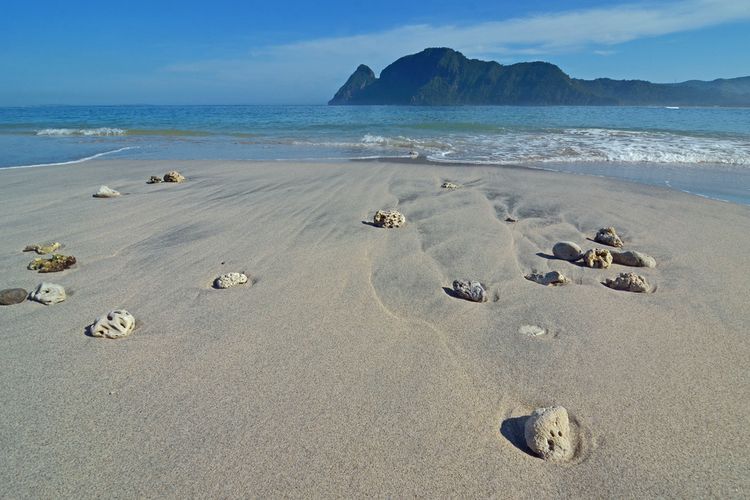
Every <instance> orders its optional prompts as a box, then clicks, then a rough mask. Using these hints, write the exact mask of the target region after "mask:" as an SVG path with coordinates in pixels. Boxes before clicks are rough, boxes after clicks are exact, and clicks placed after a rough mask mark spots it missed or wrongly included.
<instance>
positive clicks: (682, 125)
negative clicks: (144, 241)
mask: <svg viewBox="0 0 750 500" xmlns="http://www.w3.org/2000/svg"><path fill="white" fill-rule="evenodd" d="M410 152H417V153H419V155H420V156H421V157H423V158H426V159H428V160H432V161H436V162H456V163H469V164H496V165H519V166H527V167H531V168H545V169H552V170H559V171H565V172H572V173H578V174H590V175H603V176H608V177H615V178H622V179H628V180H633V181H636V182H642V183H647V184H654V185H661V186H667V187H671V188H674V189H680V190H683V191H688V192H692V193H695V194H698V195H703V196H708V197H712V198H717V199H722V200H727V201H732V202H738V203H744V204H750V109H747V108H679V109H678V108H665V107H576V106H554V107H516V106H486V107H484V106H457V107H411V106H351V107H350V106H37V107H13V108H9V107H6V108H0V168H7V167H26V166H37V165H46V164H65V163H71V162H79V161H86V160H87V159H90V158H93V157H96V158H103V159H106V158H120V159H121V158H133V159H173V160H185V159H206V160H212V159H214V160H215V159H233V160H300V161H303V160H345V159H352V158H376V157H385V158H387V157H407V156H408V155H409V153H410ZM404 168H408V166H406V165H405V167H404ZM0 182H2V178H1V177H0Z"/></svg>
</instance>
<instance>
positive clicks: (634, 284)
mask: <svg viewBox="0 0 750 500" xmlns="http://www.w3.org/2000/svg"><path fill="white" fill-rule="evenodd" d="M604 284H605V285H606V286H608V287H610V288H612V289H614V290H624V291H626V292H636V293H648V292H650V291H651V285H649V284H648V282H647V281H646V278H644V277H643V276H640V275H638V274H635V273H620V274H619V275H617V278H615V279H606V280H604Z"/></svg>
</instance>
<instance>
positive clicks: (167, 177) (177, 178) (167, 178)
mask: <svg viewBox="0 0 750 500" xmlns="http://www.w3.org/2000/svg"><path fill="white" fill-rule="evenodd" d="M184 180H185V176H184V175H182V174H181V173H179V172H178V171H177V170H170V171H169V172H167V173H166V174H164V182H183V181H184Z"/></svg>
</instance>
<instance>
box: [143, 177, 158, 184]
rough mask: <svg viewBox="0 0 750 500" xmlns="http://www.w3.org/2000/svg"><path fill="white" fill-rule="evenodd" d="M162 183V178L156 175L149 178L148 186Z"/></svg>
mask: <svg viewBox="0 0 750 500" xmlns="http://www.w3.org/2000/svg"><path fill="white" fill-rule="evenodd" d="M160 182H161V177H157V176H155V175H152V176H151V177H149V178H148V180H147V181H146V184H159V183H160Z"/></svg>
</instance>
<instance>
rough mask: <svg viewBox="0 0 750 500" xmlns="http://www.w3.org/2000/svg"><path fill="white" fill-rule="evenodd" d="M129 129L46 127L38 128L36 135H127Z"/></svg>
mask: <svg viewBox="0 0 750 500" xmlns="http://www.w3.org/2000/svg"><path fill="white" fill-rule="evenodd" d="M127 133H128V131H127V130H124V129H121V128H111V127H98V128H45V129H42V130H37V131H36V135H46V136H69V135H80V136H111V135H125V134H127Z"/></svg>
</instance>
